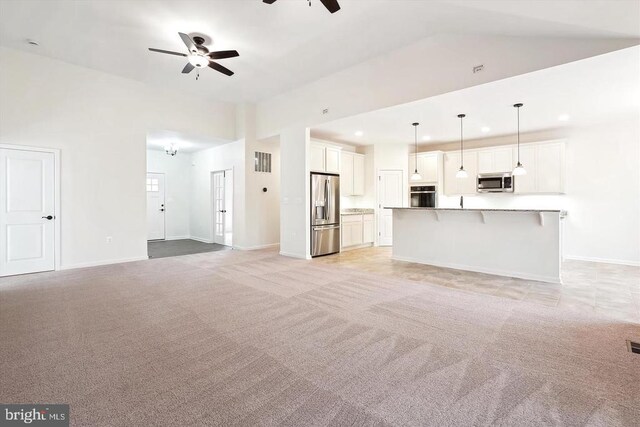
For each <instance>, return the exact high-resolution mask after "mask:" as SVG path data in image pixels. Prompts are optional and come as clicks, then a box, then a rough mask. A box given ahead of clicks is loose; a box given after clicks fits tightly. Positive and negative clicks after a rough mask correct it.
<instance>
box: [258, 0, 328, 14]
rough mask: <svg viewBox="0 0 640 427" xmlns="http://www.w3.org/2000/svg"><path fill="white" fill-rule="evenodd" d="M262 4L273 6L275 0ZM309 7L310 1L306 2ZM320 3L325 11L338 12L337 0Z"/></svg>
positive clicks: (324, 0) (325, 0) (267, 0)
mask: <svg viewBox="0 0 640 427" xmlns="http://www.w3.org/2000/svg"><path fill="white" fill-rule="evenodd" d="M262 2H263V3H267V4H273V3H275V2H276V0H262ZM307 2H308V3H309V6H311V0H307ZM320 3H322V4H323V5H324V7H326V8H327V10H328V11H329V12H331V13H336V12H337V11H339V10H340V4H338V0H320Z"/></svg>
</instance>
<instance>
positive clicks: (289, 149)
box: [280, 127, 311, 258]
mask: <svg viewBox="0 0 640 427" xmlns="http://www.w3.org/2000/svg"><path fill="white" fill-rule="evenodd" d="M309 140H310V135H309V128H305V127H292V128H288V129H285V130H283V131H282V133H281V134H280V164H281V169H280V193H281V196H280V253H281V254H283V255H286V256H292V257H296V258H308V257H309V256H310V253H311V250H310V247H309V245H310V241H311V238H310V234H309V233H310V228H309V227H310V219H309V215H310V209H309V197H310V196H309V193H310V190H309V185H310V183H309V182H310V175H309V158H308V153H309V144H310V141H309Z"/></svg>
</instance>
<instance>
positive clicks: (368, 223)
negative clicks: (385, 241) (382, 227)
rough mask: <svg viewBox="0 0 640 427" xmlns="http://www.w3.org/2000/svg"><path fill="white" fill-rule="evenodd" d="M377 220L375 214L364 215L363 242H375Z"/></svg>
mask: <svg viewBox="0 0 640 427" xmlns="http://www.w3.org/2000/svg"><path fill="white" fill-rule="evenodd" d="M375 229H376V227H375V218H374V215H373V214H366V215H362V241H363V243H373V241H374V240H375Z"/></svg>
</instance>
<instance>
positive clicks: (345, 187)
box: [340, 152, 354, 196]
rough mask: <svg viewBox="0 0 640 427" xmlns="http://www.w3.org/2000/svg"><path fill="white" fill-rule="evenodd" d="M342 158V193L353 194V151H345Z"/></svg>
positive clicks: (343, 194)
mask: <svg viewBox="0 0 640 427" xmlns="http://www.w3.org/2000/svg"><path fill="white" fill-rule="evenodd" d="M341 157H342V158H341V159H340V195H341V196H353V181H354V176H353V166H354V165H353V153H349V152H344V153H342V156H341Z"/></svg>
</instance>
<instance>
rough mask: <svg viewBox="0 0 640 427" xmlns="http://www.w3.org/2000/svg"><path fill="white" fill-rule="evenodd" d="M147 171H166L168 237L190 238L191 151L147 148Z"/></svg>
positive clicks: (166, 228) (165, 216) (170, 238)
mask: <svg viewBox="0 0 640 427" xmlns="http://www.w3.org/2000/svg"><path fill="white" fill-rule="evenodd" d="M147 172H156V173H163V174H164V178H165V201H164V202H165V215H164V221H165V235H166V239H167V240H172V239H188V238H189V237H190V235H191V231H190V229H189V205H190V201H189V196H190V193H191V189H190V187H191V155H190V154H187V153H180V152H178V154H177V155H176V156H168V155H167V154H166V153H165V152H164V151H160V150H147Z"/></svg>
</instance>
